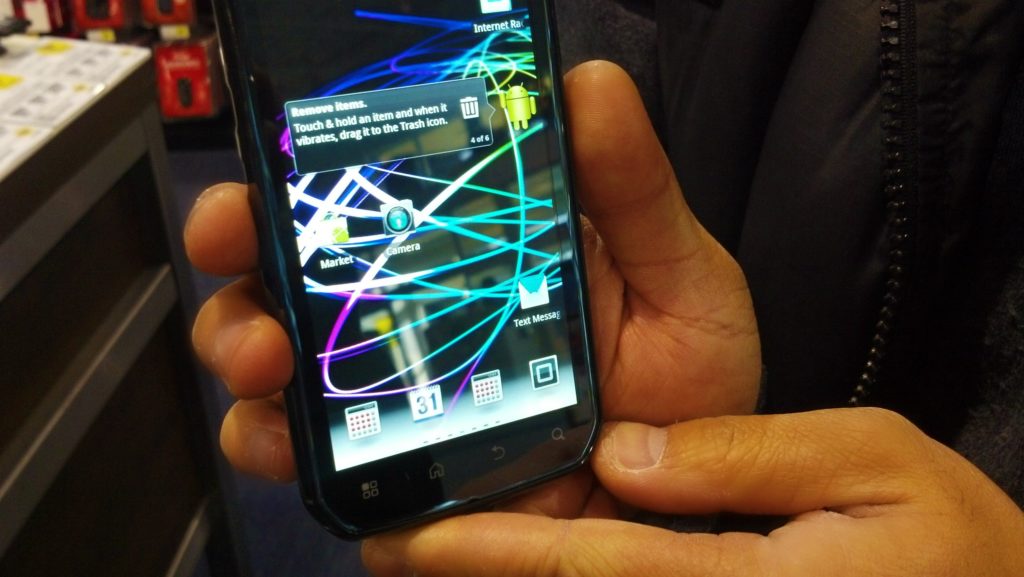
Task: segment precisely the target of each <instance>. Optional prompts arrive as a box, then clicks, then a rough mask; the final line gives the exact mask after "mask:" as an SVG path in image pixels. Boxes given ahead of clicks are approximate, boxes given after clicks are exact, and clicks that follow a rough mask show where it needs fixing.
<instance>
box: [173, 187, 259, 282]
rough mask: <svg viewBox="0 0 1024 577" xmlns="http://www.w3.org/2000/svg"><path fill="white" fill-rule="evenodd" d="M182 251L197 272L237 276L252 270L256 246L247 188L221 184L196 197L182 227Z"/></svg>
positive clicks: (256, 255)
mask: <svg viewBox="0 0 1024 577" xmlns="http://www.w3.org/2000/svg"><path fill="white" fill-rule="evenodd" d="M185 251H186V252H187V253H188V258H189V260H191V261H192V265H193V266H195V267H196V268H197V269H199V270H201V271H203V272H205V273H208V274H213V275H218V276H238V275H241V274H245V273H247V272H251V271H252V270H254V269H255V268H256V263H257V260H258V254H259V247H258V245H257V240H256V225H255V223H254V221H253V217H252V209H251V208H250V206H249V187H247V186H246V185H244V184H237V183H223V184H218V185H215V186H212V187H210V188H208V189H207V190H206V191H204V192H203V193H202V194H201V195H199V199H198V200H197V201H196V204H195V206H193V207H192V212H191V213H190V214H189V217H188V222H187V223H186V224H185Z"/></svg>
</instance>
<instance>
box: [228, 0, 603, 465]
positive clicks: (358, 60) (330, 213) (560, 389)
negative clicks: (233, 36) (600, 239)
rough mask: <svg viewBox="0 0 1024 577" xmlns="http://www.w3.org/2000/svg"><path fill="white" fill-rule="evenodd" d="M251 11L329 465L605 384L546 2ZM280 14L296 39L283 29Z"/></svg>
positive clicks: (480, 427) (413, 446)
mask: <svg viewBox="0 0 1024 577" xmlns="http://www.w3.org/2000/svg"><path fill="white" fill-rule="evenodd" d="M243 11H244V12H245V13H246V17H247V18H248V19H249V21H250V22H249V24H252V23H256V26H257V28H258V30H259V32H260V37H261V38H262V39H263V41H261V42H259V46H252V45H251V46H249V47H248V49H249V50H251V51H255V52H256V53H257V55H258V56H257V58H256V59H255V60H256V61H257V62H260V63H261V64H262V66H263V67H264V70H263V71H262V72H264V76H265V77H266V79H267V80H265V82H267V83H269V84H270V92H271V93H272V94H273V95H274V99H273V100H272V106H273V108H272V110H270V111H269V112H267V113H266V114H265V122H267V123H270V124H271V125H272V126H273V129H272V130H271V131H269V132H270V133H272V134H273V135H274V139H275V140H274V142H273V145H274V148H275V154H276V158H275V162H273V163H272V166H275V167H276V170H277V171H278V174H276V175H275V178H277V179H278V182H279V183H280V184H281V190H282V191H286V194H287V203H288V206H289V207H290V210H291V219H292V221H293V228H294V230H293V233H294V251H295V256H296V257H297V259H298V263H299V265H300V266H301V270H302V287H303V293H302V298H303V304H304V310H305V311H307V313H308V316H309V319H310V325H311V327H312V328H311V333H312V339H311V341H310V342H311V343H312V345H313V346H315V354H316V378H317V380H318V384H319V385H320V389H321V390H320V395H321V396H322V399H323V403H324V405H325V407H326V415H327V422H328V426H329V428H330V442H331V454H332V456H333V465H334V468H335V470H337V471H344V470H348V469H352V468H355V467H358V466H360V465H363V464H366V463H370V462H374V461H378V460H381V459H385V458H388V457H392V456H395V455H401V454H403V453H407V452H410V451H414V450H418V449H422V448H425V447H432V446H435V445H438V444H442V443H445V442H448V441H452V440H454V439H459V438H462V437H465V436H468V435H472V434H474V433H478V432H482V431H487V430H490V429H495V428H499V427H502V426H504V425H508V424H511V423H517V422H522V421H524V420H527V419H530V418H531V417H535V416H537V415H542V414H547V413H552V412H555V411H559V410H563V409H566V408H568V407H573V406H574V405H576V404H577V403H579V402H582V401H586V402H591V399H590V397H589V396H588V397H586V398H585V399H584V398H582V396H581V395H584V394H586V393H585V391H588V390H589V387H590V384H589V382H590V381H589V375H587V374H585V373H586V372H587V371H586V370H580V367H585V366H586V364H585V363H584V362H583V360H582V359H581V358H580V356H581V353H580V351H579V349H581V348H582V347H581V339H580V338H579V332H580V328H579V325H580V320H579V319H580V315H581V307H582V298H581V289H580V279H579V270H580V269H579V267H577V266H575V265H574V263H575V262H576V257H577V255H576V250H577V244H576V242H575V240H574V239H573V238H572V236H571V231H570V227H571V226H572V224H571V222H572V219H573V218H574V217H572V216H571V214H570V209H571V206H570V204H569V199H568V196H567V194H568V193H567V175H566V173H565V170H564V165H565V162H566V159H565V157H564V155H565V151H564V149H563V146H562V144H561V142H562V141H561V137H560V132H559V131H560V124H559V123H560V122H561V119H560V111H559V110H558V107H557V106H556V105H555V103H554V98H555V96H554V90H555V88H554V86H553V82H552V73H553V71H552V69H551V68H552V63H551V59H550V57H548V56H547V55H548V54H549V53H550V51H549V48H550V47H549V44H548V43H549V39H548V37H547V34H546V32H545V31H546V30H547V23H546V22H545V21H543V19H542V18H543V15H538V14H534V13H531V10H530V8H529V5H528V3H526V2H519V1H517V2H513V1H511V0H467V1H441V2H438V1H432V0H431V1H428V0H420V1H403V2H397V1H384V0H357V1H355V2H323V1H321V0H294V1H291V2H287V3H285V2H265V3H262V2H249V3H248V5H247V6H246V7H245V8H244V10H243ZM285 20H288V21H289V25H288V26H287V27H283V28H282V34H283V33H284V32H283V31H284V29H285V28H286V29H287V31H289V33H290V34H295V33H296V31H299V33H301V34H304V35H305V36H304V37H303V38H302V42H296V41H295V38H286V37H280V38H277V37H276V36H275V34H277V33H276V32H275V25H276V24H277V23H279V22H283V21H285ZM325 23H329V25H325ZM297 50H301V53H296V52H295V51H297ZM296 63H299V64H298V65H297V64H296ZM260 72H261V71H259V70H257V74H259V73H260ZM263 105H264V106H266V103H263ZM267 132H268V131H264V133H265V134H266V133H267ZM573 335H576V336H575V337H574V336H573ZM574 339H575V342H574ZM574 347H575V349H574ZM581 373H584V374H581ZM557 433H558V432H557V431H555V435H556V437H557Z"/></svg>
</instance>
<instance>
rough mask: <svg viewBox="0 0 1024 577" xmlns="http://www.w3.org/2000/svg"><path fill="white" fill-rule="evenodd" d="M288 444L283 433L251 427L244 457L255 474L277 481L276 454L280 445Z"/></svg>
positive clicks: (286, 437)
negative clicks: (254, 469) (252, 467)
mask: <svg viewBox="0 0 1024 577" xmlns="http://www.w3.org/2000/svg"><path fill="white" fill-rule="evenodd" d="M287 442H289V440H288V436H287V435H286V434H285V432H284V431H275V430H273V429H267V428H264V427H260V426H254V427H251V428H250V429H249V431H248V435H247V436H246V440H245V451H246V457H247V459H248V460H249V462H250V463H251V464H252V465H253V466H254V467H255V468H256V472H257V473H259V474H261V475H263V476H265V477H269V478H270V479H273V480H278V479H279V476H278V475H277V469H276V465H277V454H278V452H279V451H280V450H281V443H287Z"/></svg>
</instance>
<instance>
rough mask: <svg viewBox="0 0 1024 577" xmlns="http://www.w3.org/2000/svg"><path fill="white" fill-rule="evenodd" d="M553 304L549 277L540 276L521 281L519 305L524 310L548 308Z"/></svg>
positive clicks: (524, 278)
mask: <svg viewBox="0 0 1024 577" xmlns="http://www.w3.org/2000/svg"><path fill="white" fill-rule="evenodd" d="M550 303H551V295H550V293H549V292H548V277H546V276H544V275H542V274H538V275H534V276H527V277H523V279H522V280H521V281H519V304H520V306H521V307H522V308H523V310H524V311H525V310H527V309H535V308H537V307H543V306H547V305H548V304H550Z"/></svg>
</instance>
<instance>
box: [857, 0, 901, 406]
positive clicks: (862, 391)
mask: <svg viewBox="0 0 1024 577" xmlns="http://www.w3.org/2000/svg"><path fill="white" fill-rule="evenodd" d="M915 33H916V9H915V5H914V0H882V4H881V42H882V52H881V60H882V61H881V76H882V78H881V81H882V146H883V154H884V159H883V179H882V183H883V186H884V190H885V197H886V215H887V230H888V231H889V238H888V241H889V266H888V268H887V269H886V280H885V295H884V296H883V297H882V307H881V310H880V311H879V313H878V321H877V323H876V324H875V334H874V336H873V337H872V339H871V346H870V349H869V350H868V355H867V361H866V362H865V363H864V369H863V371H862V372H861V375H860V378H859V379H858V381H857V385H856V387H855V388H854V391H853V395H852V396H851V397H850V400H849V404H850V405H851V406H854V407H859V406H863V405H865V404H866V403H867V402H868V399H869V398H870V397H871V395H872V393H874V392H875V389H876V386H877V385H878V381H879V376H880V374H881V372H882V366H883V365H884V361H885V358H886V355H887V354H888V352H889V347H890V344H891V341H892V336H893V332H894V329H895V326H896V321H897V316H898V313H899V310H900V308H901V305H902V303H903V298H904V296H905V294H906V292H907V287H906V278H907V266H908V262H909V260H910V259H909V257H908V253H909V252H910V249H911V246H910V245H911V232H910V231H911V227H910V221H911V212H910V199H911V198H913V196H914V195H915V194H916V185H915V183H916V179H915V175H916V173H917V170H916V168H917V164H916V163H917V158H916V154H914V151H915V150H916V145H917V142H916V130H917V119H916V115H915V112H916V99H917V90H916V88H915V87H916V82H917V78H916V74H915V63H916V52H915V50H916V38H915V35H916V34H915Z"/></svg>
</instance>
